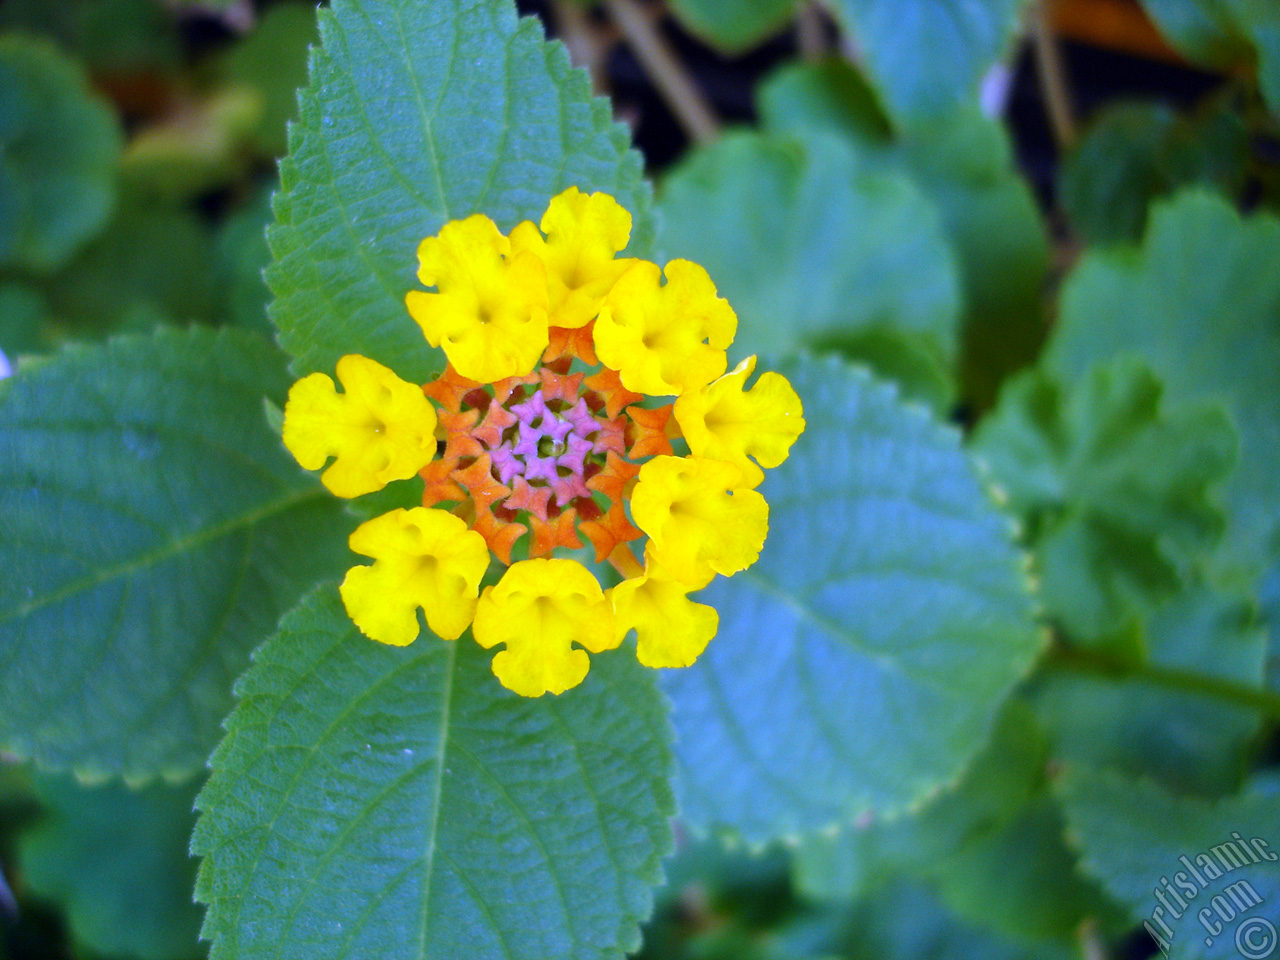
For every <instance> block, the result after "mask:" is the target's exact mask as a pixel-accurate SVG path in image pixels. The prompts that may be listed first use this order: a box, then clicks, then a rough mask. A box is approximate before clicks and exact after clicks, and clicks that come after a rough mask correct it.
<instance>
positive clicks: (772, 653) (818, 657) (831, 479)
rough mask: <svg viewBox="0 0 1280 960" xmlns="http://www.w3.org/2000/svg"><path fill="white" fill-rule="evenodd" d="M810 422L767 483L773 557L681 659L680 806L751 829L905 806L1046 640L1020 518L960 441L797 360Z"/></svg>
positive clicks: (887, 398) (956, 756)
mask: <svg viewBox="0 0 1280 960" xmlns="http://www.w3.org/2000/svg"><path fill="white" fill-rule="evenodd" d="M783 369H784V370H785V372H786V375H787V376H788V377H790V378H791V381H792V383H793V384H794V385H795V388H796V390H797V391H798V392H799V394H800V396H801V398H802V399H803V401H804V404H805V417H806V419H807V421H808V424H809V426H808V430H807V431H806V432H805V434H804V436H803V437H802V438H801V439H800V441H799V442H798V443H797V444H796V447H795V449H794V450H793V451H792V454H791V457H790V459H789V460H788V461H787V462H786V463H785V464H783V465H782V466H781V467H779V468H778V469H777V470H774V471H772V472H771V474H770V476H769V477H768V479H766V480H765V483H764V486H763V487H762V488H761V489H762V491H763V493H764V495H765V496H766V498H767V499H768V500H769V503H770V521H769V522H770V535H769V540H768V542H767V543H766V545H765V549H764V552H763V554H762V555H761V558H760V561H759V563H758V564H757V565H756V566H754V567H752V568H751V569H750V570H748V571H746V572H745V573H741V574H739V575H737V576H735V577H733V578H731V579H728V580H720V581H717V582H716V583H715V584H714V585H713V586H712V587H710V588H709V589H708V590H706V591H705V593H704V594H703V595H702V596H703V597H704V598H705V599H706V601H707V602H710V603H712V604H714V605H715V606H716V608H717V609H718V610H719V611H720V634H719V636H718V637H717V638H716V639H715V641H713V642H712V644H711V646H710V647H709V648H708V649H707V652H706V653H705V654H703V656H702V658H701V659H700V660H699V661H698V662H697V664H695V665H694V666H693V667H690V668H688V669H685V670H673V671H667V672H665V673H664V675H663V680H664V685H665V687H666V689H667V691H668V692H669V693H670V694H671V696H672V699H673V700H674V702H675V721H676V729H677V733H678V737H677V753H678V757H679V759H680V761H681V766H682V776H681V781H680V783H681V789H682V793H683V797H682V799H683V810H684V813H685V815H686V816H687V817H688V818H689V819H691V820H692V821H693V822H694V823H696V824H698V825H700V826H703V827H723V828H729V829H732V830H736V831H737V832H739V833H741V834H743V835H744V836H746V837H748V838H750V839H753V840H763V839H767V838H770V837H775V836H778V835H784V834H793V833H796V832H799V831H805V830H811V829H814V828H819V827H824V826H828V825H830V824H832V823H838V822H852V821H853V820H854V818H855V817H856V816H857V815H858V814H861V813H864V812H867V811H875V812H876V813H879V814H890V813H892V812H894V811H897V810H900V809H901V808H903V807H905V806H907V805H908V804H910V803H912V802H915V801H919V800H921V799H922V798H924V797H925V796H926V795H928V794H929V793H930V792H932V791H934V790H936V789H937V788H938V787H939V786H940V785H942V784H944V783H947V782H949V781H952V780H954V779H955V778H956V777H958V776H959V774H960V772H961V769H962V768H963V766H964V764H965V763H966V761H967V760H968V758H969V757H971V756H972V755H973V754H974V753H975V752H976V751H977V749H978V748H979V747H980V746H981V745H982V743H983V742H984V740H985V739H986V737H987V734H988V731H989V727H990V724H991V720H992V717H993V715H994V713H995V711H996V709H997V708H998V706H999V704H1000V701H1001V699H1002V698H1003V696H1004V695H1005V693H1006V692H1007V691H1008V690H1009V688H1010V686H1011V685H1012V684H1013V683H1014V682H1015V681H1016V680H1017V679H1018V678H1020V677H1021V676H1022V675H1023V674H1024V673H1025V672H1026V670H1027V669H1028V667H1029V666H1030V663H1031V660H1032V659H1033V657H1034V656H1035V654H1036V652H1037V650H1038V649H1039V646H1040V638H1039V635H1038V632H1037V630H1036V628H1035V625H1034V623H1033V620H1032V601H1031V598H1030V596H1029V595H1028V592H1027V583H1026V578H1025V575H1024V574H1023V572H1022V566H1021V562H1020V557H1019V555H1018V554H1017V552H1016V551H1015V550H1014V548H1013V546H1012V545H1011V543H1010V533H1009V525H1008V522H1007V521H1006V520H1005V518H1004V517H1003V516H1001V515H1000V514H999V513H998V512H997V511H996V510H995V509H994V507H992V506H991V505H990V503H989V502H988V500H987V498H986V495H985V493H984V491H983V489H982V487H981V485H980V483H979V482H978V480H977V479H976V476H975V474H974V472H973V470H972V468H971V466H970V463H969V461H968V460H967V458H966V457H965V455H964V453H963V451H961V450H960V448H959V440H958V437H957V436H956V435H955V434H954V433H953V432H951V431H949V430H947V429H945V428H942V427H940V426H938V425H937V424H936V423H935V422H933V421H932V419H930V418H929V417H928V416H927V415H926V414H925V413H924V412H923V410H921V409H919V408H915V409H908V408H905V407H903V406H902V405H901V404H900V403H899V402H898V400H897V398H896V396H895V393H894V391H893V390H892V389H891V388H889V387H887V386H885V385H883V384H878V383H876V382H875V381H873V380H872V379H871V378H870V377H869V376H868V375H866V374H864V373H860V372H857V371H850V370H847V369H845V368H843V367H841V366H840V365H838V364H835V363H826V364H822V363H817V362H814V361H801V362H796V363H793V364H790V365H785V366H784V367H783Z"/></svg>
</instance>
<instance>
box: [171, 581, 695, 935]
mask: <svg viewBox="0 0 1280 960" xmlns="http://www.w3.org/2000/svg"><path fill="white" fill-rule="evenodd" d="M255 659H256V662H255V664H254V666H253V667H252V668H251V669H250V671H249V673H247V674H246V675H245V678H244V680H243V681H242V682H241V683H240V685H239V687H238V693H239V696H240V698H241V701H240V705H239V706H238V707H237V708H236V711H235V712H234V713H233V714H232V716H231V718H230V719H229V720H228V721H227V739H226V740H225V741H224V742H223V744H222V746H221V747H219V749H218V752H217V753H216V754H215V756H214V759H213V761H212V765H213V771H214V772H213V776H212V778H211V779H210V781H209V785H208V787H206V789H205V791H204V793H203V794H201V796H200V800H199V807H200V809H201V811H202V812H203V816H202V817H201V819H200V822H199V825H198V827H197V830H196V834H195V838H194V841H193V847H194V849H195V850H196V851H197V852H198V853H199V854H201V855H203V856H204V857H205V859H204V862H203V864H202V865H201V869H200V880H199V885H198V894H199V897H200V899H201V900H202V901H204V902H205V903H207V904H208V905H209V913H208V921H207V924H206V927H205V931H204V933H205V936H206V937H208V938H211V939H212V940H213V954H212V955H213V957H214V958H217V960H249V958H256V957H264V958H266V957H271V958H275V957H307V958H309V960H337V958H352V960H357V958H358V960H364V958H369V957H378V958H379V960H401V958H406V960H407V958H414V960H457V958H462V957H465V958H467V960H489V958H504V957H505V958H521V960H523V958H529V960H532V958H540V960H553V958H555V960H559V958H606V957H607V958H621V957H622V956H623V955H624V953H625V952H626V951H628V950H632V949H634V948H635V947H636V946H638V941H639V937H638V931H637V927H636V924H637V922H638V921H639V920H642V919H643V918H645V917H646V916H647V915H648V912H649V909H650V906H651V901H652V894H651V890H650V888H651V886H652V885H653V884H654V883H655V882H656V881H657V880H658V878H659V876H660V874H659V859H660V857H661V856H662V855H663V854H664V853H666V852H667V851H669V849H670V845H671V834H670V827H669V824H668V819H667V818H668V817H669V816H670V814H671V813H672V807H673V805H672V799H671V795H670V788H669V786H668V779H669V777H670V774H671V769H670V768H671V757H670V752H669V740H670V733H669V726H668V721H667V717H666V710H665V707H664V705H663V702H662V698H661V696H660V694H659V693H658V691H657V689H656V685H655V684H654V682H653V678H652V675H650V674H647V672H646V671H644V670H643V669H642V668H640V667H639V665H638V664H637V663H636V662H635V659H634V654H633V653H632V652H631V651H629V650H626V649H623V650H620V651H618V652H616V653H614V654H606V655H603V656H598V657H595V658H594V659H593V661H592V667H591V673H590V675H589V676H588V677H587V680H586V682H585V683H584V684H583V685H582V686H581V687H578V688H575V689H574V690H572V691H570V692H568V693H566V694H564V695H562V696H561V697H558V698H557V697H550V696H545V697H541V698H538V699H524V698H521V697H518V696H516V695H514V694H512V693H509V692H508V691H506V690H504V689H503V688H502V687H501V686H499V684H498V682H497V681H496V680H495V679H494V677H493V675H492V674H491V673H490V672H489V668H488V662H489V659H490V658H489V656H488V655H487V654H485V653H484V652H483V651H482V650H481V649H480V648H479V647H478V646H477V645H476V644H475V643H474V642H473V641H472V640H471V637H470V635H469V634H468V635H464V637H463V638H462V639H461V640H458V641H456V642H446V641H442V640H439V639H437V638H436V637H433V636H431V635H430V634H424V636H423V637H421V638H419V640H418V641H417V643H415V644H413V645H412V646H409V647H405V648H393V647H385V646H380V645H378V644H375V643H372V642H371V641H369V640H366V639H365V638H364V637H362V636H361V635H360V634H359V633H358V632H357V631H356V629H355V627H354V626H352V624H351V622H350V620H349V619H348V618H347V616H346V613H345V611H344V610H343V609H342V605H341V603H340V602H339V600H338V598H337V595H336V591H334V590H332V589H331V588H320V589H319V590H317V591H316V592H315V593H313V594H311V595H310V596H309V597H308V598H307V599H306V600H305V601H304V602H303V603H302V604H301V605H300V606H299V608H298V609H297V610H295V611H294V612H293V613H291V614H290V615H289V616H288V617H287V618H286V619H285V621H284V623H283V624H282V626H281V630H280V633H279V634H278V635H277V636H276V637H275V638H274V639H272V640H271V641H270V642H269V643H268V644H267V645H265V646H264V647H263V648H262V649H261V650H260V651H259V652H258V654H257V655H256V658H255Z"/></svg>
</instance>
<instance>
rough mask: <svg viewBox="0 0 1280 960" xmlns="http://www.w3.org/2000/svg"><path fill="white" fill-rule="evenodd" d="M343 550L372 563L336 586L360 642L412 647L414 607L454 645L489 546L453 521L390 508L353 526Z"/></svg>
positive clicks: (471, 610)
mask: <svg viewBox="0 0 1280 960" xmlns="http://www.w3.org/2000/svg"><path fill="white" fill-rule="evenodd" d="M350 546H351V549H352V550H354V551H355V552H356V553H359V554H362V555H363V556H366V557H373V560H374V562H373V565H372V566H364V567H352V568H351V569H350V570H348V571H347V576H346V579H345V580H343V581H342V586H341V587H340V588H339V592H340V593H341V595H342V602H343V604H344V605H345V606H346V608H347V613H348V615H350V617H351V619H352V620H353V621H354V622H355V625H356V626H357V627H359V628H360V631H361V632H362V633H363V634H364V635H365V636H367V637H369V638H370V639H372V640H377V641H378V642H379V643H389V644H393V645H395V646H398V647H401V646H404V645H406V644H409V643H412V642H413V641H414V640H415V639H417V636H418V608H419V607H421V608H422V609H423V611H424V612H425V613H426V617H427V626H429V627H430V628H431V629H432V631H434V632H435V634H436V635H437V636H439V637H442V638H443V639H445V640H456V639H458V637H460V636H461V635H462V632H463V631H464V630H466V629H467V627H468V626H469V625H470V624H471V620H472V617H473V616H474V614H475V609H476V596H477V594H479V592H480V578H481V577H483V576H484V572H485V570H486V569H488V567H489V548H488V546H487V545H486V544H485V541H484V537H482V536H481V535H480V534H478V533H476V532H475V531H474V530H468V529H467V525H466V524H465V523H464V522H463V521H462V520H460V519H459V518H458V517H455V516H454V515H453V514H451V513H446V512H445V511H443V510H429V509H427V508H426V507H414V508H413V509H411V510H392V511H391V512H390V513H384V514H383V515H382V516H380V517H374V518H373V519H372V520H369V521H367V522H365V523H362V524H361V525H360V526H359V527H357V528H356V530H355V532H354V533H352V534H351V539H350Z"/></svg>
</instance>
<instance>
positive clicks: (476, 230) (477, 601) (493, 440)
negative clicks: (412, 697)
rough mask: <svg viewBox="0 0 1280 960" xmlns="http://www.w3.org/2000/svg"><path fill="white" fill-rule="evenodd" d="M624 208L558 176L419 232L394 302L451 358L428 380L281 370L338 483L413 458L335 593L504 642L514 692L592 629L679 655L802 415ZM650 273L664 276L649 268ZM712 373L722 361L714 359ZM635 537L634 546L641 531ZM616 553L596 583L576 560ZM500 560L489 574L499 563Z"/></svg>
mask: <svg viewBox="0 0 1280 960" xmlns="http://www.w3.org/2000/svg"><path fill="white" fill-rule="evenodd" d="M630 233H631V215H630V214H629V213H628V212H627V211H626V210H625V209H623V208H622V207H621V206H620V205H619V204H618V203H617V201H616V200H614V199H613V198H612V197H610V196H608V195H607V194H604V193H593V194H585V193H582V192H580V191H579V190H578V189H577V188H572V187H571V188H570V189H568V190H566V191H565V192H564V193H562V194H560V195H559V196H557V197H556V198H555V199H553V200H552V201H551V203H550V206H549V207H548V208H547V211H546V214H545V215H544V216H543V217H542V221H541V223H540V224H538V225H537V226H535V225H534V224H533V223H530V222H525V223H521V224H520V225H518V226H517V227H516V228H515V229H514V230H512V231H511V233H510V234H509V235H504V234H503V233H502V232H501V231H500V230H499V229H498V227H497V226H496V225H495V224H494V222H493V221H492V220H490V219H489V218H488V217H486V216H484V215H481V214H476V215H474V216H471V217H468V218H466V219H465V220H456V221H452V222H450V223H447V224H445V226H444V227H443V228H442V229H441V230H440V232H439V234H437V235H436V236H434V237H428V238H427V239H425V240H423V241H422V243H421V245H420V246H419V248H418V265H419V268H418V279H419V280H420V281H421V282H422V284H423V286H424V287H428V288H433V289H431V290H430V291H423V290H414V291H411V292H410V293H409V294H408V295H407V297H406V306H407V307H408V311H409V314H410V316H412V318H413V319H414V320H415V321H416V322H417V324H418V325H419V326H420V327H421V328H422V332H423V334H424V335H425V336H426V339H427V340H428V342H429V343H430V344H431V345H432V346H433V347H439V348H440V349H442V350H443V351H444V354H445V357H446V358H447V361H448V362H447V365H446V367H445V371H444V373H443V374H441V375H440V376H439V377H438V378H437V379H436V380H434V381H432V382H430V383H427V384H425V385H416V384H412V383H407V382H406V381H404V380H402V379H400V378H399V377H398V376H397V375H396V374H395V373H394V372H392V371H391V370H390V369H388V368H387V367H385V366H383V365H382V364H380V363H377V362H376V361H374V360H371V359H369V358H367V357H363V356H360V355H358V354H350V355H348V356H344V357H343V358H342V359H341V360H339V361H338V364H337V370H336V373H337V377H338V381H339V382H340V383H341V385H342V390H341V392H339V390H338V389H337V386H336V385H335V384H334V381H333V380H332V379H331V378H330V377H329V376H327V375H326V374H324V373H312V374H310V375H309V376H306V377H304V378H303V379H301V380H299V381H298V382H297V383H295V384H294V385H293V388H292V389H291V390H290V392H289V401H288V404H287V405H286V407H285V418H284V443H285V446H286V447H288V449H289V450H290V451H291V452H292V453H293V455H294V456H295V457H296V458H297V460H298V462H299V463H301V464H302V466H303V467H305V468H307V469H309V470H318V469H320V468H322V467H324V466H325V465H326V463H329V460H330V458H332V463H329V465H328V467H327V469H325V471H324V473H323V475H322V477H321V479H322V481H323V482H324V484H325V486H327V487H328V488H329V490H331V491H332V492H333V493H335V494H336V495H338V496H340V497H359V496H362V495H364V494H368V493H372V492H375V491H377V490H380V489H382V488H383V487H384V486H385V485H386V484H388V483H390V482H392V481H396V480H405V479H408V478H411V477H413V476H414V475H415V474H417V475H420V476H421V477H422V480H423V498H422V506H420V507H413V508H411V509H396V510H392V511H390V512H388V513H385V514H383V515H381V516H379V517H375V518H374V519H372V520H369V521H368V522H366V523H364V524H362V525H361V526H360V527H359V528H358V529H357V530H356V531H355V532H354V533H353V534H352V535H351V539H350V545H351V549H352V550H353V551H355V552H356V553H358V554H361V555H362V556H365V557H369V558H371V559H372V560H373V562H372V563H371V564H367V565H360V566H356V567H353V568H352V569H351V570H350V571H349V572H348V573H347V576H346V579H345V580H344V581H343V582H342V585H341V587H340V592H341V596H342V601H343V603H344V605H345V606H346V609H347V612H348V614H349V615H350V616H351V619H352V620H353V621H354V622H355V624H356V626H357V627H359V629H360V630H361V632H363V633H364V634H365V635H366V636H368V637H370V638H372V639H374V640H377V641H380V642H382V643H388V644H395V645H405V644H409V643H412V642H413V641H414V640H415V639H416V638H417V636H418V633H419V619H418V611H419V610H421V611H422V612H423V614H424V616H425V619H426V622H427V625H428V626H429V627H430V629H431V630H432V631H433V632H434V633H436V634H437V635H438V636H440V637H442V638H444V639H446V640H456V639H458V638H459V637H461V636H462V634H463V633H464V632H466V630H467V628H468V627H470V628H471V631H472V635H473V636H474V637H475V639H476V641H477V642H478V643H479V644H480V645H481V646H482V647H484V648H486V649H490V648H493V647H498V646H502V647H504V649H502V650H501V651H499V652H498V653H497V654H496V656H495V657H494V659H493V672H494V674H495V675H496V676H497V677H498V679H499V681H501V683H502V684H503V685H504V686H506V687H507V688H509V689H511V690H513V691H515V692H516V693H518V694H521V695H523V696H527V697H535V696H540V695H542V694H544V693H548V692H550V693H561V692H563V691H565V690H567V689H569V688H571V687H574V686H576V685H577V684H579V683H581V682H582V680H583V678H585V677H586V675H587V671H588V668H589V657H588V651H590V652H591V653H600V652H602V651H605V650H609V649H612V648H615V647H617V646H619V645H620V644H621V643H622V642H623V640H624V639H625V638H626V637H627V635H628V633H629V632H630V631H632V630H634V631H635V632H636V652H637V656H638V657H639V660H640V662H641V663H643V664H645V665H646V666H650V667H683V666H688V665H689V664H691V663H693V662H694V661H695V660H696V659H697V657H698V656H699V654H701V653H702V651H703V650H704V649H705V648H706V646H707V643H708V642H709V641H710V640H711V639H712V637H714V636H715V633H716V630H717V628H718V622H719V618H718V615H717V613H716V611H715V610H714V609H713V608H712V607H710V606H707V605H705V604H701V603H698V602H696V601H694V600H692V599H690V598H689V594H690V593H692V592H694V591H697V590H700V589H702V588H703V587H705V586H707V584H708V583H710V582H711V580H712V579H713V578H714V577H716V576H732V575H733V574H735V573H737V572H739V571H741V570H745V569H746V568H747V567H749V566H750V565H751V564H752V563H754V562H755V561H756V559H757V558H758V556H759V554H760V550H761V548H762V546H763V545H764V541H765V536H766V534H767V532H768V523H769V508H768V505H767V503H766V502H765V499H764V497H763V496H762V495H761V494H760V493H759V491H758V490H757V489H756V488H757V487H758V486H759V485H760V483H761V481H762V480H763V479H764V469H767V468H771V467H776V466H777V465H778V464H780V463H782V462H783V460H785V459H786V457H787V455H788V453H789V451H790V448H791V445H792V444H793V443H794V442H795V440H796V438H797V437H798V436H799V435H800V433H801V432H802V431H803V430H804V419H803V416H802V410H801V404H800V399H799V397H797V396H796V393H795V391H794V390H793V389H792V388H791V385H790V384H789V383H788V382H787V380H786V379H785V378H784V377H782V376H780V375H779V374H776V373H764V374H762V375H761V376H760V377H759V379H757V380H756V382H755V383H754V385H753V386H751V387H750V388H748V387H747V380H748V379H749V378H750V377H751V375H752V373H753V371H754V369H755V365H756V358H755V357H749V358H747V359H746V360H744V361H743V362H742V363H740V364H738V365H737V366H736V367H735V368H734V369H733V370H731V371H729V370H728V357H727V354H726V350H727V348H728V347H729V345H730V344H731V343H732V342H733V338H734V334H735V332H736V329H737V317H736V316H735V314H734V312H733V310H732V309H731V308H730V306H729V304H728V303H727V302H726V301H725V300H723V299H722V298H720V297H719V296H717V294H716V288H715V285H714V284H713V283H712V281H711V278H710V277H709V276H708V275H707V272H706V271H705V270H704V269H703V268H702V267H700V266H698V265H697V264H695V263H691V262H689V261H688V260H672V261H671V262H669V263H668V264H667V265H666V267H665V269H663V268H659V267H658V265H657V264H654V263H650V262H648V261H645V260H637V259H630V258H623V257H619V256H618V254H619V253H621V251H623V250H624V249H625V248H626V246H627V243H628V241H629V239H630ZM664 276H665V282H664ZM726 371H727V372H726ZM641 547H642V549H640V548H641ZM588 556H594V560H595V562H596V563H608V564H610V565H611V566H612V567H613V568H614V569H615V570H617V571H618V573H619V574H620V575H621V577H622V580H621V582H619V583H617V584H616V585H615V586H613V587H612V588H610V589H605V588H604V587H603V586H602V585H601V583H600V581H599V580H598V579H597V577H596V575H595V574H594V573H593V572H592V570H591V569H589V568H588V566H587V565H586V564H585V563H584V562H583V560H585V559H586V558H587V557H588ZM494 561H497V562H498V563H500V564H502V565H505V566H506V570H505V571H504V572H502V574H501V576H500V577H499V578H498V579H497V581H496V583H493V584H491V585H489V586H485V587H484V588H483V590H482V589H481V585H482V581H483V580H484V579H485V576H486V572H487V571H488V570H489V568H490V565H491V563H492V562H494Z"/></svg>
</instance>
